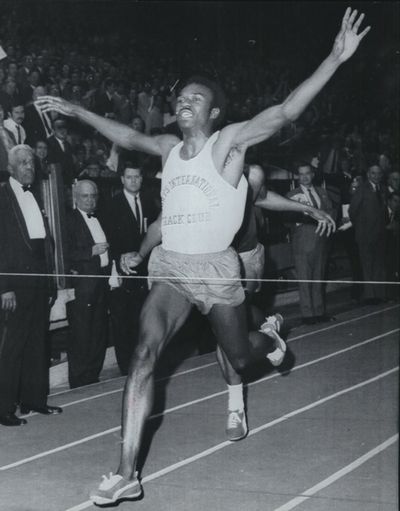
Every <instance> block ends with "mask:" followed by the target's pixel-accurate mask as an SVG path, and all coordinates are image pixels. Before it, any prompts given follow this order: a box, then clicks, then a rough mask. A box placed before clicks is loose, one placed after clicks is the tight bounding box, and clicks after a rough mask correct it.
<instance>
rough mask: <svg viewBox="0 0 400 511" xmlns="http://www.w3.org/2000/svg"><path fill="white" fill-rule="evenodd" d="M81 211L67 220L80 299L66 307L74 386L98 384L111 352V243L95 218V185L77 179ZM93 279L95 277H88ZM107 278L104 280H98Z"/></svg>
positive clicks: (74, 282)
mask: <svg viewBox="0 0 400 511" xmlns="http://www.w3.org/2000/svg"><path fill="white" fill-rule="evenodd" d="M74 198H75V202H76V206H77V207H76V209H74V210H73V211H70V212H69V215H68V216H67V243H66V246H67V254H66V259H67V264H68V267H69V269H70V271H71V273H72V274H74V275H82V277H77V276H76V277H73V278H71V279H70V280H71V286H72V287H73V288H74V290H75V299H74V300H72V301H71V302H69V303H68V304H67V317H68V323H69V325H70V338H69V343H68V350H67V355H68V366H69V367H68V372H69V384H70V387H71V388H74V387H79V386H81V385H88V384H90V383H95V382H97V381H99V375H100V372H101V370H102V367H103V362H104V357H105V353H106V348H107V335H106V333H107V288H108V283H107V278H106V277H105V276H106V275H108V274H109V273H110V264H109V263H110V261H109V256H108V242H107V239H106V236H105V233H104V230H103V227H102V222H101V220H99V219H98V218H97V217H96V216H95V215H94V212H95V211H96V207H97V198H98V191H97V186H96V184H95V183H93V181H89V180H83V181H78V183H77V184H76V185H75V189H74ZM87 275H94V276H95V277H87ZM97 275H104V278H99V277H96V276H97Z"/></svg>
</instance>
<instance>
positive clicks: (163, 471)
mask: <svg viewBox="0 0 400 511" xmlns="http://www.w3.org/2000/svg"><path fill="white" fill-rule="evenodd" d="M398 370H399V367H398V366H397V367H393V368H392V369H389V370H388V371H385V372H383V373H380V374H378V375H376V376H374V377H373V378H369V379H368V380H364V381H363V382H360V383H357V384H356V385H352V386H350V387H347V388H345V389H342V390H340V391H339V392H335V393H334V394H330V395H329V396H326V397H324V398H322V399H318V400H317V401H314V402H312V403H310V404H308V405H306V406H303V407H301V408H298V409H297V410H293V411H292V412H289V413H287V414H285V415H282V416H281V417H279V418H277V419H275V420H273V421H270V422H267V423H265V424H263V425H262V426H259V427H257V428H254V429H252V430H250V431H249V434H248V436H249V437H251V436H254V435H256V434H258V433H260V432H261V431H265V430H266V429H269V428H271V427H272V426H275V425H276V424H280V423H282V422H285V421H287V420H289V419H291V418H292V417H295V416H297V415H300V414H301V413H304V412H306V411H308V410H311V409H313V408H316V407H317V406H320V405H322V404H325V403H327V402H328V401H331V400H332V399H335V398H337V397H340V396H343V395H345V394H348V393H349V392H352V391H354V390H357V389H360V388H362V387H365V386H366V385H369V384H371V383H374V382H377V381H379V380H381V379H383V378H385V377H386V376H389V375H391V374H393V373H395V372H397V371H398ZM396 436H397V435H396ZM392 438H393V437H392ZM231 445H234V442H229V441H228V440H226V441H225V442H221V443H219V444H217V445H214V446H213V447H210V448H209V449H206V450H204V451H201V452H199V453H197V454H195V455H193V456H190V457H189V458H185V459H184V460H181V461H179V462H177V463H174V464H172V465H169V466H167V467H165V468H163V469H161V470H157V471H156V472H153V473H152V474H149V475H148V476H145V477H143V479H142V482H143V483H148V482H150V481H154V480H155V479H159V478H160V477H163V476H165V475H167V474H170V473H171V472H174V471H175V470H178V469H180V468H182V467H185V466H187V465H190V464H191V463H194V462H196V461H198V460H200V459H203V458H206V457H207V456H210V455H211V454H214V453H216V452H218V451H221V450H222V449H224V448H225V447H229V446H231ZM92 505H93V502H92V501H91V500H87V501H85V502H82V503H81V504H78V505H76V506H73V507H70V508H68V509H66V510H65V511H82V510H84V509H87V508H89V507H91V506H92ZM275 511H278V509H276V510H275ZM279 511H283V509H282V510H281V509H279Z"/></svg>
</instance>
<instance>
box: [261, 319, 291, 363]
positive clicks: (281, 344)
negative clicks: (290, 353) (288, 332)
mask: <svg viewBox="0 0 400 511" xmlns="http://www.w3.org/2000/svg"><path fill="white" fill-rule="evenodd" d="M265 319H266V321H265V322H264V323H263V324H262V325H261V327H260V330H259V331H260V332H261V333H263V334H265V335H268V336H269V337H272V339H273V340H274V343H275V349H274V351H272V352H271V353H268V355H267V358H268V360H269V361H270V362H271V364H272V365H273V366H274V367H278V366H280V365H281V364H282V362H283V359H284V358H285V354H286V343H285V341H284V340H283V339H282V338H281V336H280V335H279V333H278V332H279V331H280V329H281V326H282V323H283V317H282V316H281V315H280V314H274V315H273V316H268V317H267V318H265Z"/></svg>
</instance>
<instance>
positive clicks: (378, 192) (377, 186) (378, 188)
mask: <svg viewBox="0 0 400 511" xmlns="http://www.w3.org/2000/svg"><path fill="white" fill-rule="evenodd" d="M375 193H376V197H377V199H378V201H379V203H380V204H382V202H383V199H382V195H381V188H380V186H379V185H375Z"/></svg>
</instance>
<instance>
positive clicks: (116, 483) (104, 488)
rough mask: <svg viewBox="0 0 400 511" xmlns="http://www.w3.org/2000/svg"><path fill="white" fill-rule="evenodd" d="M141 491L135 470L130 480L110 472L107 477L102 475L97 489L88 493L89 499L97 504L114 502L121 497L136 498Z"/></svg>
mask: <svg viewBox="0 0 400 511" xmlns="http://www.w3.org/2000/svg"><path fill="white" fill-rule="evenodd" d="M142 491H143V490H142V486H141V484H140V482H139V479H138V478H137V472H136V473H135V478H134V479H132V480H128V479H124V478H123V477H122V476H121V475H119V474H113V473H112V472H110V474H109V476H108V477H107V476H103V480H102V481H101V483H100V485H99V487H98V489H97V490H94V491H92V492H91V493H90V500H91V501H92V502H94V503H95V504H98V505H103V504H114V503H115V502H118V501H119V500H121V499H134V498H138V497H140V496H141V495H142Z"/></svg>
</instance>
